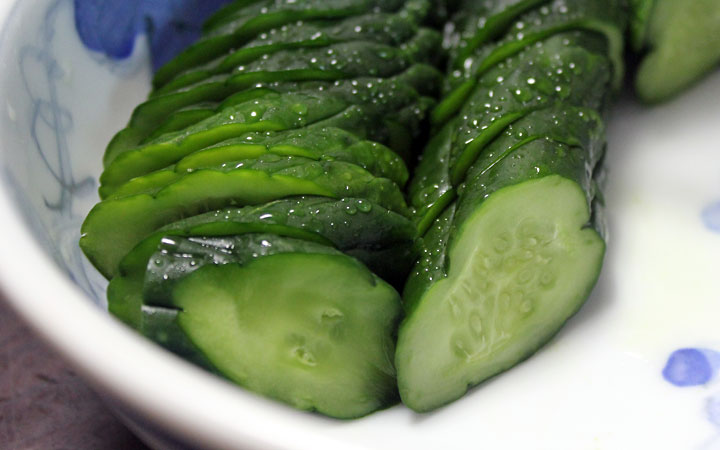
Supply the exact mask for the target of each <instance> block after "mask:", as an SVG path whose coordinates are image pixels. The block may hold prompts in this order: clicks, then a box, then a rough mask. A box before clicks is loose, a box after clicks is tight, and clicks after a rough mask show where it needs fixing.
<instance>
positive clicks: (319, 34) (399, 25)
mask: <svg viewBox="0 0 720 450" xmlns="http://www.w3.org/2000/svg"><path fill="white" fill-rule="evenodd" d="M417 25H418V24H417V22H416V21H415V19H414V18H413V17H411V16H409V15H407V14H402V13H396V14H386V13H371V14H365V15H362V16H358V17H350V18H347V19H343V20H339V21H316V22H302V23H300V24H297V23H294V24H289V25H286V26H284V27H281V28H276V29H273V30H271V31H270V32H269V33H262V34H261V35H259V36H257V37H256V38H255V39H253V40H251V41H249V42H248V43H247V44H245V45H244V46H243V47H242V48H240V49H237V50H236V51H234V52H232V53H230V54H227V55H222V56H220V57H218V58H216V59H215V60H213V61H211V62H209V63H207V64H204V65H202V66H199V67H195V68H191V69H190V70H188V71H187V72H183V73H181V74H178V75H177V76H176V77H175V78H173V79H172V80H171V81H169V82H168V83H166V84H165V85H164V86H163V87H162V88H160V89H157V90H155V91H154V92H153V93H152V94H151V96H156V95H160V94H163V93H167V92H171V91H174V90H177V89H178V88H181V87H183V86H188V85H191V84H195V83H197V82H199V81H201V80H204V79H207V78H209V77H211V76H213V75H217V74H221V73H226V72H230V71H232V70H233V69H234V68H236V67H238V66H240V65H243V64H248V63H250V62H253V61H255V60H257V59H259V58H262V57H263V55H271V54H273V53H276V52H279V51H283V50H292V49H302V48H316V47H327V46H329V45H333V44H340V43H344V42H349V41H368V42H374V43H378V44H386V45H391V46H399V45H400V44H401V43H403V42H406V41H407V40H408V39H410V38H411V37H412V36H413V35H414V34H415V32H416V31H417Z"/></svg>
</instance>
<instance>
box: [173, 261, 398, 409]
mask: <svg viewBox="0 0 720 450" xmlns="http://www.w3.org/2000/svg"><path fill="white" fill-rule="evenodd" d="M173 301H174V303H175V304H176V306H177V307H179V308H181V309H182V312H180V313H179V317H178V323H179V324H180V327H181V329H182V330H184V332H185V333H186V335H187V336H188V338H189V339H190V341H192V343H193V344H194V345H195V346H196V347H197V348H198V349H200V351H201V352H203V353H204V355H205V357H207V359H208V360H209V361H210V362H211V363H212V364H213V366H214V367H215V369H216V370H217V371H218V372H219V373H221V374H223V375H224V376H225V377H227V378H229V379H230V380H232V381H234V382H236V383H238V384H240V385H242V386H244V387H246V388H247V389H249V390H252V391H254V392H257V393H260V394H263V395H266V396H269V397H272V398H275V399H278V400H281V401H283V402H286V403H289V404H291V405H293V406H295V407H297V408H299V409H304V410H316V411H318V412H321V413H323V414H326V415H329V416H332V417H338V418H353V417H359V416H363V415H366V414H368V413H370V412H372V411H374V410H376V409H378V408H382V407H385V406H388V405H389V404H392V403H393V402H394V401H396V399H397V393H396V385H395V370H394V368H393V362H392V359H393V353H394V342H393V332H394V329H395V325H396V323H397V320H398V319H399V317H400V313H401V306H400V299H399V296H398V294H397V292H396V291H395V290H394V289H392V288H391V287H390V286H389V285H387V284H386V283H384V282H382V281H381V280H379V279H378V278H377V277H375V276H374V275H372V273H371V272H369V271H368V270H367V269H366V268H365V267H364V266H362V265H361V264H360V263H357V262H356V261H355V260H353V259H352V258H349V257H347V256H342V255H319V254H282V255H274V256H268V257H264V258H261V259H258V260H257V261H254V262H251V263H249V264H247V265H245V266H239V265H237V264H226V265H220V266H206V267H203V268H201V269H199V270H198V271H196V272H194V273H193V274H191V275H189V276H188V277H187V278H185V279H184V280H183V281H182V282H181V283H180V284H178V286H177V287H176V288H175V289H174V292H173Z"/></svg>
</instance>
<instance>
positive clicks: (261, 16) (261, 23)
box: [153, 0, 403, 88]
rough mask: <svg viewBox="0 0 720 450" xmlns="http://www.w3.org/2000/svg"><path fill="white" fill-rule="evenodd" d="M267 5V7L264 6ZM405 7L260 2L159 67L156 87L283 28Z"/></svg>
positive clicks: (355, 0)
mask: <svg viewBox="0 0 720 450" xmlns="http://www.w3.org/2000/svg"><path fill="white" fill-rule="evenodd" d="M263 3H265V4H263ZM402 4H403V2H402V1H400V0H393V1H385V0H383V1H370V0H341V1H334V2H333V3H332V5H329V4H328V3H327V2H324V1H317V0H300V1H297V2H294V3H287V2H282V3H276V2H260V3H255V4H253V5H252V6H255V7H256V8H255V9H250V10H242V11H241V12H239V16H238V17H237V18H233V17H228V19H227V23H225V24H223V25H220V26H217V27H212V28H210V29H208V30H207V32H208V33H207V34H206V36H205V37H204V38H203V39H201V40H199V41H197V42H196V43H195V44H193V45H191V46H190V47H188V48H187V49H185V50H184V51H183V52H182V53H180V55H178V56H177V57H175V59H173V60H172V61H170V62H168V63H167V64H165V65H164V66H163V67H162V68H160V69H159V70H158V71H157V73H156V74H155V77H154V78H153V85H154V86H155V87H156V88H157V87H162V85H164V84H165V83H166V82H167V81H169V80H170V79H172V78H173V77H174V76H175V75H177V74H178V73H182V72H184V71H186V70H188V69H189V68H191V67H193V66H197V65H200V64H204V63H206V62H208V61H212V60H213V59H215V58H216V57H218V56H219V55H221V54H223V53H226V52H228V51H230V50H231V49H232V48H237V47H239V46H241V45H244V44H245V43H246V42H248V41H249V40H251V39H253V38H255V37H256V36H258V35H259V34H261V33H263V32H267V31H270V30H272V29H274V28H280V27H282V26H283V25H285V24H289V23H294V22H297V21H299V20H301V21H308V20H318V19H341V18H345V17H351V16H355V15H360V14H363V13H366V12H367V11H369V10H371V9H372V8H373V7H374V6H377V7H378V8H379V9H380V10H381V11H388V12H392V11H393V10H396V9H398V8H399V7H400V6H401V5H402Z"/></svg>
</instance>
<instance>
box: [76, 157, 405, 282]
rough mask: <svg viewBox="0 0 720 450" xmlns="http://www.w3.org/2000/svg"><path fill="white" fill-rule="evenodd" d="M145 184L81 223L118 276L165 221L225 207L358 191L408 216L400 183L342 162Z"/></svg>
mask: <svg viewBox="0 0 720 450" xmlns="http://www.w3.org/2000/svg"><path fill="white" fill-rule="evenodd" d="M231 167H234V166H231ZM170 173H171V174H174V172H170ZM158 175H163V176H164V174H163V173H156V174H154V175H149V176H147V178H148V179H150V178H152V179H153V180H154V179H155V178H156V177H157V176H158ZM172 176H174V175H171V177H172ZM144 183H145V179H144V178H137V179H135V180H133V181H132V182H131V183H129V184H128V185H126V187H127V192H123V190H122V189H121V191H120V192H119V193H118V194H119V196H118V197H116V198H110V199H108V200H106V201H103V202H101V203H99V204H98V205H96V206H95V207H94V208H93V209H92V210H91V211H90V213H89V214H88V217H87V218H86V220H85V222H84V223H83V227H82V229H81V233H82V238H81V240H80V245H81V247H82V248H83V250H84V251H85V254H86V255H87V256H88V258H89V259H90V261H91V262H93V264H94V265H95V267H97V268H98V269H99V270H100V271H101V273H103V274H105V275H106V276H107V275H109V276H113V275H115V274H116V273H117V266H118V263H119V262H120V260H121V259H122V257H123V256H124V255H125V254H127V252H129V251H130V250H131V249H132V248H133V247H134V246H135V245H137V243H138V242H140V241H141V240H142V239H144V238H145V237H147V236H149V235H150V234H151V233H153V232H154V231H156V230H157V229H158V228H160V227H161V226H164V225H167V224H169V223H171V222H173V221H175V220H178V219H181V218H183V217H188V216H192V215H196V214H201V213H204V212H208V211H212V210H214V209H220V208H224V207H227V206H232V205H257V204H261V203H265V202H269V201H273V200H275V199H278V198H283V197H290V196H297V195H319V196H324V197H330V198H336V199H340V198H343V197H346V196H360V197H363V198H367V199H368V200H369V201H371V202H373V203H377V204H379V205H381V206H384V207H387V208H388V209H391V210H393V211H395V212H398V213H400V214H404V215H409V212H408V211H407V206H406V204H405V201H404V199H403V196H402V193H401V192H400V189H399V188H398V186H397V185H396V184H394V183H392V182H391V181H390V180H387V179H384V178H376V177H373V176H372V175H371V174H369V173H368V172H367V171H365V170H364V169H362V168H360V167H358V166H354V165H352V164H347V163H342V162H330V161H313V162H308V163H305V164H300V163H297V165H291V166H290V167H287V168H285V169H281V170H278V171H277V172H275V173H273V172H268V171H264V170H252V169H244V168H242V167H241V168H238V169H234V168H233V169H230V170H223V169H220V170H211V169H204V170H197V171H195V172H192V173H190V174H187V175H183V176H181V177H179V178H178V179H172V178H171V179H170V180H169V182H168V181H163V182H162V183H160V184H157V183H155V182H154V181H150V182H149V183H148V187H147V188H146V187H145V185H144ZM125 194H127V196H121V195H125ZM354 194H355V195H354Z"/></svg>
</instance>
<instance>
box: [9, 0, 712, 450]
mask: <svg viewBox="0 0 720 450" xmlns="http://www.w3.org/2000/svg"><path fill="white" fill-rule="evenodd" d="M223 1H224V0H213V1H203V0H183V1H179V0H178V1H172V2H171V1H167V2H151V1H141V0H137V1H130V0H128V1H122V2H120V1H107V2H98V1H90V0H88V1H82V0H35V1H32V2H31V1H19V0H18V1H15V2H14V3H13V2H9V3H13V5H14V6H13V7H12V8H11V9H10V10H9V13H8V16H7V17H6V18H5V19H4V25H3V30H2V35H0V61H2V68H3V70H2V71H0V100H1V101H2V103H0V136H1V137H2V141H1V142H0V144H1V145H2V152H0V158H1V160H0V168H1V172H0V179H1V181H0V182H1V183H3V184H4V185H5V186H4V187H5V188H6V189H0V191H3V190H5V191H8V192H10V193H11V194H12V196H13V197H14V200H15V201H14V205H13V206H12V210H13V211H12V214H13V215H18V216H19V217H21V219H22V221H23V224H24V227H26V228H27V229H28V230H30V231H31V232H32V234H33V237H34V240H36V241H38V242H40V243H41V246H42V249H43V251H44V252H45V254H46V256H47V257H49V258H52V260H53V261H54V262H55V264H56V265H57V267H59V268H60V269H61V270H62V272H63V273H64V274H65V275H66V276H67V278H68V279H70V280H71V281H72V282H73V283H74V284H75V285H77V286H78V287H79V288H80V289H82V291H84V292H85V294H86V297H85V299H86V300H87V301H88V302H92V303H93V304H94V305H96V306H97V308H95V309H96V310H104V307H105V286H106V282H105V280H104V279H103V278H102V277H101V276H100V275H99V274H98V273H97V272H96V271H95V269H94V268H92V267H91V266H90V264H89V263H88V262H87V260H86V259H85V258H84V256H83V255H82V252H81V251H80V249H79V247H78V240H79V238H80V225H81V223H82V221H83V219H84V217H85V215H86V214H87V212H88V211H89V209H90V208H91V207H92V206H93V205H94V204H95V203H96V202H97V201H98V195H97V176H98V174H99V173H100V171H101V168H102V163H101V158H102V154H103V151H104V148H105V146H106V145H107V143H108V142H109V141H110V139H111V138H112V136H113V135H114V133H115V132H117V131H118V130H119V129H121V128H122V127H123V126H124V125H125V124H126V123H127V120H128V118H129V116H130V114H131V112H132V110H133V108H134V107H135V106H136V105H137V104H139V103H140V102H141V101H142V100H143V99H144V98H145V96H146V95H147V93H148V91H149V89H150V79H151V74H152V69H153V66H156V65H157V64H159V63H160V62H161V61H162V60H163V59H167V58H168V57H169V55H170V54H171V53H172V52H174V51H177V48H171V47H168V46H166V45H165V44H166V43H167V42H169V41H172V42H186V41H183V39H185V40H189V39H192V37H193V33H192V32H191V31H192V30H197V23H198V22H199V20H200V19H201V18H202V16H203V14H205V13H207V12H208V11H209V10H210V9H212V8H213V7H216V6H217V5H218V4H219V3H223ZM0 3H2V2H0ZM9 3H7V4H9ZM102 4H106V5H110V6H107V7H97V8H95V9H93V7H94V6H97V5H102ZM93 5H94V6H93ZM158 5H160V6H158ZM177 5H185V6H184V8H185V9H183V7H179V6H177ZM187 5H191V7H192V8H194V9H192V11H193V13H192V14H188V10H187V8H188V6H187ZM3 8H5V6H2V5H0V13H1V12H2V10H3ZM7 8H10V7H9V6H8V7H7ZM82 8H89V9H82ZM103 8H106V9H103ZM203 8H204V9H203ZM0 17H2V14H0ZM107 17H113V18H115V19H117V21H116V23H118V24H120V25H118V30H120V31H121V32H120V31H119V32H118V33H114V32H110V31H108V25H107V22H103V20H102V19H103V18H107ZM148 17H150V18H152V19H153V20H154V21H156V23H165V24H170V25H168V27H167V28H163V27H160V29H161V32H155V34H152V35H148V34H147V33H144V32H143V31H144V30H145V29H144V28H143V23H146V22H143V20H144V19H146V18H148ZM178 18H184V20H187V19H188V18H192V21H191V22H178V20H176V19H178ZM172 24H174V25H172ZM178 24H180V25H182V26H177V25H178ZM174 26H177V28H176V29H173V27H174ZM188 30H190V32H189V31H188ZM169 36H173V38H172V39H170V38H169ZM182 45H184V44H182ZM153 46H154V47H156V48H158V49H164V50H163V51H162V52H156V53H155V55H156V59H155V60H153V59H152V58H151V56H150V55H151V52H150V50H149V49H150V48H151V47H153ZM164 52H167V53H164ZM718 98H720V76H718V75H716V76H715V77H713V78H711V79H710V80H708V81H706V82H705V83H703V84H702V85H700V86H698V87H697V88H696V89H694V90H692V91H691V92H689V93H688V94H686V95H685V96H684V97H682V98H681V99H679V100H678V101H676V102H673V103H672V104H668V105H665V106H663V107H660V108H656V109H653V110H648V109H644V108H641V107H639V106H638V105H637V104H635V103H633V102H632V101H629V100H627V99H625V100H623V101H621V102H620V103H619V106H618V107H616V108H615V111H614V114H613V120H612V121H611V124H610V126H609V129H610V130H609V136H610V146H609V147H610V154H609V156H608V161H607V164H608V167H609V169H610V171H609V178H610V182H609V184H608V189H607V196H606V199H607V203H608V205H609V209H608V214H609V219H610V228H611V232H612V241H611V243H610V247H609V252H608V257H607V262H606V266H605V269H604V274H603V276H602V278H601V281H600V284H599V286H598V288H597V289H596V291H595V293H594V294H593V296H592V298H591V299H590V301H589V302H588V304H587V306H586V307H585V308H584V309H583V310H582V311H581V312H580V314H579V315H578V316H577V317H575V318H574V319H573V320H572V321H571V323H570V324H569V326H568V327H566V328H565V329H564V330H563V331H562V332H561V333H560V335H559V336H558V338H557V339H555V340H554V341H553V342H552V343H550V344H549V345H548V346H547V347H546V348H544V349H543V350H542V351H540V352H539V353H538V354H537V355H536V356H534V357H533V358H531V359H530V360H528V361H527V362H526V363H523V364H522V365H520V366H518V367H517V368H515V369H513V370H512V371H510V372H508V373H507V374H505V375H503V376H502V377H498V378H497V379H494V380H492V381H490V382H489V383H486V384H485V385H483V386H482V387H480V388H479V389H476V390H474V391H473V392H472V393H471V394H470V395H468V396H466V397H465V398H463V399H462V400H460V401H458V402H456V403H455V404H453V405H452V406H450V407H447V408H443V409H441V410H439V411H437V412H435V413H433V414H429V415H423V416H418V415H415V414H412V413H411V412H410V411H409V410H407V409H405V408H403V407H402V406H398V407H395V408H391V409H388V410H386V411H382V412H380V413H377V414H373V415H371V416H370V417H367V418H365V419H362V420H358V421H354V422H347V423H346V422H342V423H341V422H336V421H329V420H326V419H324V418H321V417H319V416H314V415H311V414H304V413H299V412H296V411H293V410H290V409H289V408H285V407H284V406H282V405H277V404H275V403H273V402H269V401H265V400H264V399H258V398H256V397H254V396H252V395H251V394H248V393H246V392H245V391H242V390H240V389H236V388H235V387H233V386H229V385H226V384H225V383H220V382H219V381H217V380H216V379H214V378H213V377H210V376H207V375H206V374H204V373H201V372H200V371H195V372H193V370H192V368H191V367H190V366H189V365H185V364H182V363H181V362H179V361H171V358H169V357H168V358H167V359H162V358H163V357H164V356H165V355H163V354H162V352H160V351H157V350H154V351H155V353H151V351H150V350H149V349H146V348H143V347H142V342H141V340H140V339H137V338H135V337H134V336H132V335H131V334H130V333H125V334H123V335H121V334H122V333H121V331H123V332H124V330H120V327H117V330H116V329H115V328H112V327H111V325H112V324H111V323H110V322H111V321H110V320H109V319H106V318H104V317H101V319H104V320H103V322H106V323H103V324H102V326H103V327H106V328H107V327H110V329H108V331H107V334H108V335H109V336H111V338H112V339H115V342H123V343H124V344H126V348H127V349H130V348H131V347H132V350H133V351H137V352H138V355H141V356H143V357H146V360H145V361H144V362H143V365H142V367H140V366H138V367H129V365H130V364H132V363H129V364H125V366H128V367H123V366H121V365H120V364H119V363H117V361H119V360H121V359H122V358H125V359H122V360H123V361H132V358H133V356H132V355H124V354H123V355H119V356H118V357H117V358H116V360H117V361H114V360H112V359H110V358H107V357H106V359H105V360H104V362H105V363H106V364H107V365H108V366H107V367H111V368H112V370H114V371H115V372H116V373H115V378H114V379H113V381H112V382H110V381H108V382H107V383H105V384H104V386H106V387H112V386H115V387H116V389H115V390H114V395H115V396H121V395H122V393H123V392H125V393H126V394H127V393H128V392H130V391H131V390H133V389H134V390H136V391H137V393H136V395H135V396H134V398H135V399H136V401H135V403H134V405H139V404H141V403H142V402H143V401H145V402H146V403H148V404H149V403H152V404H153V405H154V408H155V411H156V412H163V414H164V416H163V417H165V419H167V420H165V426H166V427H167V428H173V427H174V428H175V430H176V431H177V432H178V433H181V432H184V433H185V435H186V436H187V435H188V433H190V432H192V433H195V435H196V436H197V440H205V441H206V442H210V441H211V440H212V439H215V440H214V441H212V442H213V443H214V444H216V446H218V447H223V446H225V447H231V446H239V445H241V444H243V443H247V442H253V443H254V444H257V445H258V446H260V445H261V444H268V443H274V444H277V446H278V447H283V448H290V447H293V446H295V445H300V446H302V447H309V446H310V444H309V443H310V442H311V441H312V439H315V438H316V437H318V436H325V437H327V438H328V439H332V440H333V442H334V443H336V444H337V443H342V445H343V446H345V447H343V448H346V447H347V448H350V447H352V446H353V445H354V444H357V445H359V446H363V445H364V446H365V447H366V448H376V449H378V448H397V447H399V446H409V447H413V448H417V449H421V448H427V449H433V448H475V447H481V446H482V447H487V448H494V449H506V448H507V449H511V448H526V447H529V448H537V442H546V443H552V445H551V446H550V448H554V449H566V448H567V449H578V448H658V449H659V448H696V447H693V446H697V445H702V443H703V442H708V443H709V444H708V445H710V444H712V445H717V443H718V442H720V419H718V417H720V413H718V412H717V411H716V410H717V408H718V407H717V405H718V404H720V392H719V389H720V384H718V383H720V377H718V376H716V374H717V373H720V356H718V358H717V360H715V359H712V358H711V359H712V361H713V364H714V365H713V366H712V373H711V376H710V377H709V379H708V382H707V383H706V384H705V385H702V386H696V387H689V388H687V389H684V388H683V389H684V390H682V389H678V388H677V387H676V386H675V385H673V383H672V382H670V383H669V382H668V380H667V379H666V378H663V375H662V369H663V367H664V366H665V364H666V363H667V362H668V356H669V355H671V354H673V351H675V350H677V349H679V348H684V347H693V348H698V349H703V350H702V351H710V350H707V349H714V350H713V352H714V353H712V355H716V356H717V355H720V333H718V331H717V330H718V327H717V317H718V314H720V302H718V301H717V293H718V292H720V278H718V277H717V273H716V272H717V267H720V256H719V255H720V235H719V234H718V232H717V229H720V227H718V226H717V223H718V220H717V214H716V212H717V211H716V209H717V208H718V206H717V205H718V204H720V203H718V199H720V184H719V183H718V182H717V180H718V175H719V174H720V156H718V155H719V153H718V147H717V144H716V143H717V142H718V141H720V127H718V126H717V121H718V118H720V106H719V105H720V104H719V103H718V102H717V99H718ZM0 193H1V192H0ZM712 202H714V203H712ZM711 203H712V205H715V206H714V207H713V208H716V209H708V208H710V207H708V205H711ZM703 210H705V211H706V213H705V216H706V218H707V217H709V218H710V219H708V220H710V221H711V222H712V224H714V225H713V227H715V228H714V229H712V228H713V227H710V226H707V227H705V226H704V225H703V222H702V214H701V213H702V211H703ZM18 212H19V214H16V213H18ZM6 213H8V214H10V213H11V212H6ZM9 258H11V256H7V255H0V261H2V260H8V259H9ZM85 299H84V300H85ZM64 300H65V299H55V298H51V297H50V296H48V298H39V299H38V300H37V301H38V302H41V301H45V302H51V301H61V302H62V301H64ZM678 301H681V304H680V303H678ZM98 321H99V320H98ZM68 326H71V325H68ZM78 326H79V327H90V326H95V324H93V323H89V322H88V323H84V324H79V325H78ZM96 328H97V329H98V330H102V328H101V327H100V326H98V327H96ZM58 329H59V328H58ZM88 329H89V328H88ZM93 330H95V328H93ZM118 330H120V331H118ZM63 332H64V331H63ZM103 332H104V331H103ZM103 332H99V333H98V334H101V333H103ZM96 338H97V339H100V336H96ZM79 339H80V338H79ZM133 339H134V340H133ZM91 344H92V343H88V344H87V347H86V348H84V350H85V351H88V349H92V348H94V347H92V345H91ZM149 347H150V346H148V348H149ZM95 350H96V351H98V352H99V351H100V350H97V349H95ZM72 351H74V349H71V350H68V354H70V353H71V352H72ZM98 354H99V353H98ZM703 354H705V353H703ZM707 354H710V353H707ZM98 358H99V357H98ZM90 360H91V359H90V357H87V358H86V359H85V361H90ZM113 363H117V365H115V366H113V365H112V364H113ZM92 370H95V372H93V373H95V375H96V376H97V378H98V379H99V378H102V377H103V376H105V375H107V377H108V378H109V377H110V374H108V373H101V372H102V370H104V369H103V367H95V368H93V369H92ZM108 370H110V369H108ZM123 370H124V372H122V371H123ZM166 374H167V375H166ZM121 375H122V377H125V378H126V379H128V380H130V381H131V382H132V383H134V385H133V386H130V385H129V383H126V384H125V385H124V387H123V388H122V389H121V388H120V387H118V386H120V381H118V379H120V378H121ZM713 383H715V384H713ZM189 385H191V386H192V389H188V387H187V386H189ZM123 389H125V390H124V391H123ZM711 407H712V408H715V409H712V411H715V412H714V413H713V412H712V411H711ZM168 418H169V419H168ZM198 418H201V419H198ZM172 420H176V421H175V422H173V421H172ZM279 429H281V430H282V432H278V430H279ZM188 430H189V431H188ZM250 438H253V439H254V440H251V441H248V440H247V439H250ZM312 442H315V443H316V444H317V442H320V441H312ZM323 442H325V441H323ZM327 442H329V441H327ZM327 442H325V443H326V444H327ZM279 443H282V445H281V444H279ZM630 443H632V444H630ZM312 446H313V447H314V448H340V446H339V445H335V444H333V445H330V444H328V445H327V446H323V445H321V444H317V445H312ZM708 448H710V447H708Z"/></svg>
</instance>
